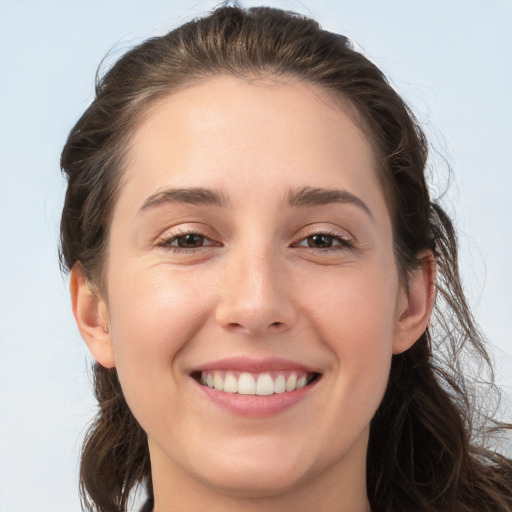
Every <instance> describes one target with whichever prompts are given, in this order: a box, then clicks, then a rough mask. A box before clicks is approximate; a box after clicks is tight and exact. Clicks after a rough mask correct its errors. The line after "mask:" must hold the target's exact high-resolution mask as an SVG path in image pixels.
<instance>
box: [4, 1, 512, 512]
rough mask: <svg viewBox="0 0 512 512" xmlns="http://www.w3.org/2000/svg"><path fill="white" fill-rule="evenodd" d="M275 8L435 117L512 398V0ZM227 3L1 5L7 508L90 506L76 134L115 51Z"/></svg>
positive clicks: (466, 257) (441, 162)
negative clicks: (71, 151) (81, 466)
mask: <svg viewBox="0 0 512 512" xmlns="http://www.w3.org/2000/svg"><path fill="white" fill-rule="evenodd" d="M265 3H266V4H267V5H273V6H278V7H282V8H286V9H289V10H294V11H299V12H301V13H304V14H309V15H311V16H313V17H315V18H317V19H318V20H319V21H320V22H321V23H322V25H323V26H324V28H326V29H328V30H331V31H336V32H341V33H344V34H345V35H348V36H349V37H351V38H352V39H353V40H354V41H355V42H356V43H357V44H358V45H359V46H358V47H359V48H360V49H361V50H362V51H363V52H364V53H365V54H366V55H367V56H368V57H369V58H371V59H372V60H373V61H375V62H376V63H377V64H378V65H379V66H380V67H381V69H383V70H384V72H385V73H386V74H387V75H388V76H389V78H390V80H391V81H392V83H393V84H394V86H395V87H396V88H397V89H398V91H399V92H400V93H401V94H402V95H403V96H404V97H405V99H406V100H407V101H408V102H409V103H410V104H411V106H412V108H413V110H414V111H415V113H416V115H417V117H418V118H419V119H420V121H421V122H422V123H423V126H424V127H425V129H426V132H427V135H428V136H429V137H430V139H431V142H432V144H433V146H434V148H435V150H436V151H434V152H433V153H432V156H433V158H432V159H431V162H430V165H431V167H432V169H433V173H434V176H433V178H432V180H433V184H434V195H443V199H442V204H443V205H444V206H445V207H446V208H447V210H448V211H449V212H450V213H451V214H452V215H453V216H454V219H455V221H456V224H457V226H458V227H459V230H460V241H461V247H462V271H463V277H464V283H465V286H466V289H467V291H468V295H469V298H470V303H471V305H472V306H473V308H474V311H475V313H476V316H477V318H478V320H479V321H480V324H481V326H482V327H483V330H484V331H485V332H486V333H487V335H488V337H489V340H490V343H491V346H492V351H493V353H494V356H495V359H496V360H497V364H498V370H497V371H498V380H499V382H501V383H502V385H504V386H506V388H505V389H506V390H508V391H507V392H508V393H509V394H510V392H511V389H512V335H511V332H510V329H509V321H510V319H511V317H512V265H511V263H510V262H511V253H512V229H511V221H512V201H511V196H512V164H511V162H512V94H511V91H512V59H511V55H512V1H510V0H451V1H447V0H430V1H428V2H426V1H420V0H401V1H400V0H385V1H384V0H381V1H379V0H373V1H370V0H359V1H357V0H345V1H343V0H341V1H340V0H336V1H334V0H333V1H328V0H315V1H313V0H310V1H304V2H297V1H291V0H290V1H269V2H265ZM242 4H243V5H244V6H251V5H258V4H259V3H258V2H252V1H251V2H242ZM214 5H215V2H209V1H197V2H187V1H178V0H175V1H173V0H167V1H164V0H60V1H58V0H44V1H42V0H41V1H38V0H32V1H29V0H0V365H1V371H0V512H25V511H27V512H28V511H37V512H46V511H47V512H61V511H62V512H64V511H66V512H73V511H78V510H80V505H79V500H78V495H77V472H78V454H79V447H80V440H81V437H82V435H83V432H84V428H85V426H86V425H87V423H88V421H89V420H90V419H91V417H92V415H93V413H94V410H95V406H94V401H93V398H92V392H91V386H90V376H89V367H90V362H91V360H90V358H89V356H88V355H87V353H86V349H85V345H84V343H83V342H82V340H81V339H80V336H79V334H78V331H77V329H76V327H75V325H74V321H73V319H72V315H71V312H70V303H69V298H68V292H67V278H66V276H63V275H61V274H60V271H59V267H58V262H57V242H58V223H59V216H60V210H61V207H62V200H63V194H64V187H65V184H64V182H63V179H62V177H61V175H60V171H59V155H60V151H61V149H62V146H63V144H64V142H65V139H66V136H67V133H68V132H69V130H70V129H71V127H72V125H73V124H74V123H75V121H76V120H77V119H78V117H79V116H80V114H81V113H82V112H83V110H84V109H85V108H86V107H87V105H88V104H89V103H90V101H91V100H92V96H93V86H94V75H95V72H96V68H97V66H98V64H99V63H100V61H101V59H102V58H103V57H104V56H105V54H107V53H108V52H110V54H109V57H107V59H106V61H105V64H104V65H105V66H107V67H108V65H109V64H110V63H112V62H113V61H115V59H116V58H117V57H119V56H120V55H121V54H122V53H123V52H124V51H126V50H127V49H129V48H130V47H132V46H133V45H134V44H137V43H139V42H141V41H142V40H143V39H145V38H147V37H150V36H153V35H159V34H163V33H165V32H167V31H168V30H169V29H170V28H172V27H174V26H176V25H178V24H181V23H182V22H183V21H186V20H188V19H190V18H191V17H193V16H196V15H198V14H201V13H204V12H206V11H207V10H209V9H211V8H212V7H214ZM448 165H449V166H450V167H451V168H452V169H453V183H452V184H451V186H450V187H449V189H448V190H447V191H446V187H447V186H448V182H449V181H450V179H449V173H448ZM509 413H510V411H509Z"/></svg>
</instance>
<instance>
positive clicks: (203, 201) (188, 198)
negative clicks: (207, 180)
mask: <svg viewBox="0 0 512 512" xmlns="http://www.w3.org/2000/svg"><path fill="white" fill-rule="evenodd" d="M168 203H186V204H194V205H198V206H202V205H204V206H220V207H222V208H226V207H229V206H230V202H229V199H228V198H227V196H226V195H225V194H224V193H223V192H222V191H220V190H214V189H208V188H202V187H191V188H168V189H165V190H161V191H159V192H155V193H154V194H152V195H150V196H149V197H148V198H147V199H146V200H145V201H144V204H143V205H142V206H141V208H140V211H141V212H143V211H145V210H148V209H150V208H155V207H156V206H160V205H162V204H168Z"/></svg>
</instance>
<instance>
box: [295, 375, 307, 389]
mask: <svg viewBox="0 0 512 512" xmlns="http://www.w3.org/2000/svg"><path fill="white" fill-rule="evenodd" d="M306 382H307V377H306V376H305V375H303V376H302V377H301V378H300V379H299V380H298V381H297V389H300V388H303V387H304V386H305V385H306Z"/></svg>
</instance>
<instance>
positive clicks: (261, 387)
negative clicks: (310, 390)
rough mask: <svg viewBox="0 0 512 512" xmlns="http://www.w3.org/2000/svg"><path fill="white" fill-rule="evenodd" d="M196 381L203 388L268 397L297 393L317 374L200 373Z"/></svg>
mask: <svg viewBox="0 0 512 512" xmlns="http://www.w3.org/2000/svg"><path fill="white" fill-rule="evenodd" d="M195 377H196V379H197V380H198V381H199V382H200V383H201V385H203V386H207V387H209V388H212V389H216V390H217V391H224V392H225V393H232V394H235V393H236V394H239V395H259V396H268V395H273V394H279V393H289V392H292V391H297V390H299V389H301V388H303V387H305V386H307V385H308V384H311V383H312V382H313V381H315V380H316V379H317V378H318V377H319V374H318V373H308V372H305V371H269V372H261V373H250V372H240V371H229V370H226V371H220V370H215V371H202V372H200V374H196V376H195Z"/></svg>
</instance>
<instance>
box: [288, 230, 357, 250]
mask: <svg viewBox="0 0 512 512" xmlns="http://www.w3.org/2000/svg"><path fill="white" fill-rule="evenodd" d="M296 247H307V248H310V249H316V250H324V251H328V250H329V249H330V250H343V249H347V248H353V247H354V244H353V243H352V241H351V240H349V239H347V238H346V237H344V236H340V235H339V234H332V233H314V234H312V235H310V236H308V237H306V238H303V239H302V240H300V241H299V242H298V243H297V244H296Z"/></svg>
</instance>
